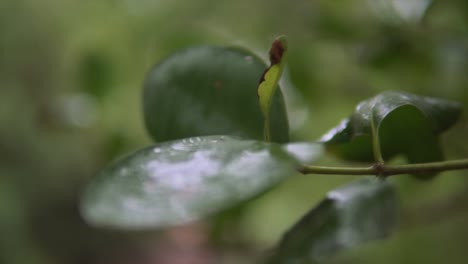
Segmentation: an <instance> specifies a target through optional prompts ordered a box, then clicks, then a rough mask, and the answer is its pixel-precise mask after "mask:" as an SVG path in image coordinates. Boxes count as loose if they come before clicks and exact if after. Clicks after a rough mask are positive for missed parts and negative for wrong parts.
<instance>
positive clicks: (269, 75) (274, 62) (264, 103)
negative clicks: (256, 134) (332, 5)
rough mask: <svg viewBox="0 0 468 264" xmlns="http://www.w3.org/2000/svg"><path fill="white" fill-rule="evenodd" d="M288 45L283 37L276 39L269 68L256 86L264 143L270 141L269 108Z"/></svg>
mask: <svg viewBox="0 0 468 264" xmlns="http://www.w3.org/2000/svg"><path fill="white" fill-rule="evenodd" d="M287 48H288V43H287V40H286V37H285V36H280V37H278V38H277V39H276V40H275V41H274V42H273V44H272V45H271V49H270V67H268V68H267V69H266V70H265V72H264V73H263V75H262V77H261V78H260V82H259V84H258V100H259V103H260V109H261V111H262V114H263V117H264V119H265V120H264V127H263V130H264V138H265V140H266V141H270V140H271V139H270V138H271V130H270V123H271V119H270V107H271V102H272V99H273V96H274V95H275V92H276V90H277V87H278V82H279V80H280V78H281V74H282V73H283V68H284V59H283V57H284V55H285V53H286V51H287Z"/></svg>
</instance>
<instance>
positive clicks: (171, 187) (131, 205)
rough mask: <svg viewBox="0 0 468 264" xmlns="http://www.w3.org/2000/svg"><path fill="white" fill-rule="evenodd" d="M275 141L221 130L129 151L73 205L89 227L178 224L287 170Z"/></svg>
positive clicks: (290, 167)
mask: <svg viewBox="0 0 468 264" xmlns="http://www.w3.org/2000/svg"><path fill="white" fill-rule="evenodd" d="M295 165H296V162H295V161H294V160H293V159H292V158H291V157H290V156H289V155H288V154H287V153H286V152H285V151H283V149H282V147H281V146H280V145H277V144H274V143H271V144H270V143H265V142H261V141H255V140H241V139H238V138H235V137H229V136H207V137H192V138H187V139H183V140H176V141H170V142H165V143H161V144H157V145H155V146H153V147H150V148H146V149H143V150H140V151H137V152H135V153H133V154H131V155H129V156H127V157H125V158H123V159H120V160H118V161H117V162H115V163H114V164H112V165H111V166H109V167H107V168H106V169H104V170H103V171H102V172H101V173H100V174H99V175H98V176H97V177H96V178H95V179H94V180H93V181H92V182H91V184H90V185H89V186H88V188H87V189H86V191H85V193H84V196H83V199H82V204H81V209H82V214H83V216H84V218H85V219H86V220H87V221H88V222H89V223H91V224H93V225H96V226H107V227H114V228H123V229H125V228H126V229H142V228H157V227H164V226H169V225H176V224H182V223H186V222H189V221H192V220H195V219H198V218H200V217H202V216H205V215H208V214H211V213H213V212H215V211H218V210H221V209H223V208H225V207H229V206H231V205H233V204H235V203H236V202H240V201H243V200H246V199H248V198H251V197H253V196H255V195H257V194H259V193H261V192H263V191H265V190H266V189H268V188H269V187H271V186H272V185H275V184H276V183H278V182H279V181H280V180H281V179H283V178H284V177H287V176H290V175H292V174H294V173H295Z"/></svg>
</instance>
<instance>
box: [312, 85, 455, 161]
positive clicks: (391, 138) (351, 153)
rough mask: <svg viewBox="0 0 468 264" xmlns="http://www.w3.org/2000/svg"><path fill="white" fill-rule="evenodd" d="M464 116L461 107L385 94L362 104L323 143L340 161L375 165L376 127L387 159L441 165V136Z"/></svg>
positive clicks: (425, 99) (391, 93) (414, 96)
mask: <svg viewBox="0 0 468 264" xmlns="http://www.w3.org/2000/svg"><path fill="white" fill-rule="evenodd" d="M460 113H461V106H460V105H459V104H458V103H455V102H452V101H447V100H443V99H436V98H429V97H422V96H416V95H412V94H408V93H402V92H394V91H390V92H384V93H382V94H380V95H377V96H376V97H374V98H371V99H369V100H366V101H363V102H361V103H360V104H359V105H358V106H357V107H356V110H355V111H354V113H353V114H352V115H351V117H349V118H347V119H345V120H344V121H342V123H341V124H340V125H338V126H337V127H336V128H334V129H332V130H331V131H330V132H328V133H327V134H326V135H325V136H323V137H322V139H321V141H322V142H324V143H325V144H326V147H327V149H328V150H329V151H330V152H331V153H333V154H335V155H337V156H339V157H340V158H343V159H346V160H352V161H363V162H372V161H374V156H373V152H372V136H371V135H372V132H371V130H372V129H371V126H372V123H373V124H374V126H375V128H376V131H377V134H378V136H379V140H380V144H381V151H382V156H383V158H384V159H390V158H392V157H394V156H395V155H398V154H403V155H405V156H406V157H407V159H408V161H409V162H410V163H416V162H430V161H439V160H442V159H443V154H442V151H441V148H440V145H439V139H438V135H439V134H440V133H441V132H443V131H444V130H446V129H448V128H449V127H451V126H452V125H453V124H455V122H456V121H457V119H458V117H459V116H460Z"/></svg>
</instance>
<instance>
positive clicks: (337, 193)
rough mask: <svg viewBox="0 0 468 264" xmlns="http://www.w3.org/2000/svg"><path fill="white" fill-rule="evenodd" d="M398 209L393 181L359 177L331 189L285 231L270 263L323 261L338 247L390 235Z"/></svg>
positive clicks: (338, 248)
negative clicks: (356, 179)
mask: <svg viewBox="0 0 468 264" xmlns="http://www.w3.org/2000/svg"><path fill="white" fill-rule="evenodd" d="M397 211H398V199H397V196H396V192H395V189H394V188H393V186H392V185H391V184H389V183H388V182H384V181H381V180H378V179H376V178H363V179H360V180H358V181H355V182H353V183H351V184H349V185H346V186H344V187H342V188H339V189H335V190H333V191H331V192H329V193H328V195H327V198H326V199H325V200H323V201H322V202H321V203H320V204H319V205H318V206H317V207H315V208H314V209H312V210H311V211H310V212H309V213H307V214H306V215H305V216H304V217H303V218H302V219H301V220H300V221H299V222H298V223H297V224H296V225H294V226H293V227H292V228H291V229H290V230H289V231H288V232H287V233H286V234H285V235H284V237H283V239H282V240H281V242H280V243H279V245H278V247H277V248H276V250H275V253H274V254H273V255H272V256H271V258H270V259H269V261H268V262H267V263H269V264H288V263H294V264H305V263H323V262H325V261H326V260H327V258H328V257H330V256H332V255H333V254H335V253H337V252H338V251H341V250H345V249H351V248H353V247H356V246H359V245H361V244H363V243H366V242H369V241H372V240H376V239H382V238H385V237H387V236H389V235H390V234H391V232H392V231H393V230H394V229H395V226H396V222H397V221H396V219H397Z"/></svg>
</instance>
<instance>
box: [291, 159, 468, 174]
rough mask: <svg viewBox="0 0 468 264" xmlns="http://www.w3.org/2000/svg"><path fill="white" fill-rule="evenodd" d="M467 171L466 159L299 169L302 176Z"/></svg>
mask: <svg viewBox="0 0 468 264" xmlns="http://www.w3.org/2000/svg"><path fill="white" fill-rule="evenodd" d="M464 169H468V159H461V160H449V161H441V162H429V163H415V164H405V165H384V164H380V163H376V164H375V165H373V166H370V167H358V168H356V167H324V166H311V165H303V166H302V167H301V168H299V172H301V173H302V174H335V175H376V176H385V177H386V176H392V175H398V174H410V173H422V172H442V171H449V170H464Z"/></svg>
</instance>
